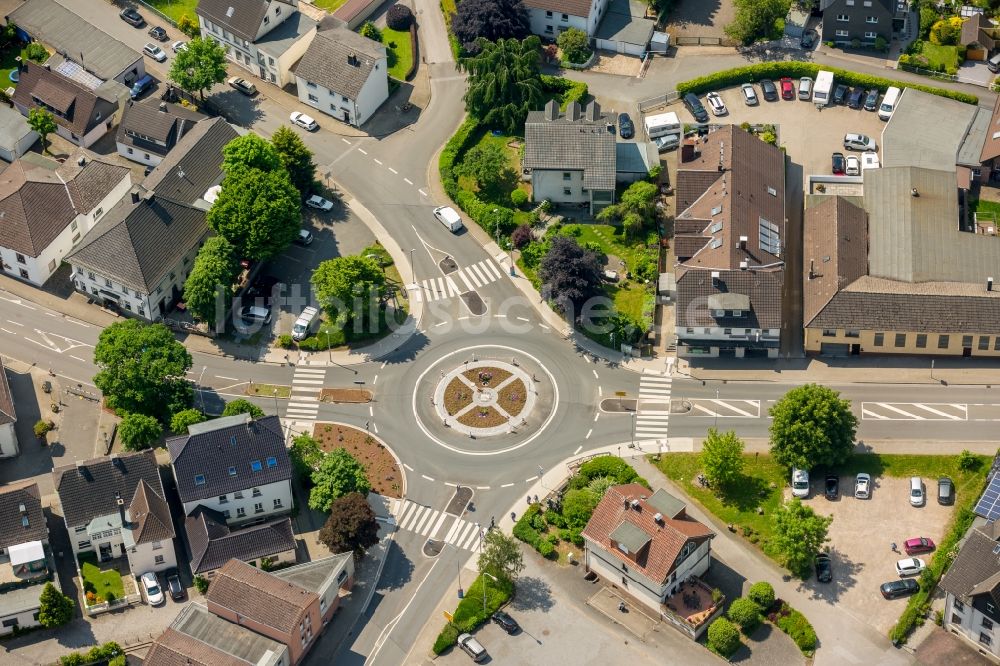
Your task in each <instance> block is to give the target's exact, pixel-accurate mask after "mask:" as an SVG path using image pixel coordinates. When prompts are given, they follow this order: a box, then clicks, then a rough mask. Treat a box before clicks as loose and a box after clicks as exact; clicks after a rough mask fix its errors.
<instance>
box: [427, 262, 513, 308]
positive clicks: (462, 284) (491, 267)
mask: <svg viewBox="0 0 1000 666" xmlns="http://www.w3.org/2000/svg"><path fill="white" fill-rule="evenodd" d="M503 275H504V273H503V271H502V270H501V269H500V267H499V266H497V264H496V262H494V261H493V260H491V259H483V260H482V261H480V262H478V263H475V264H470V265H469V266H464V267H463V268H460V269H458V270H457V271H455V272H454V273H449V274H448V275H445V276H444V277H437V278H427V279H426V280H421V281H420V282H418V283H416V284H411V285H409V286H408V287H407V289H409V290H410V291H411V292H412V293H411V297H412V298H414V299H415V300H418V301H424V302H431V301H439V300H443V299H445V298H454V297H455V296H458V295H459V294H463V293H465V292H467V291H475V290H476V289H479V288H481V287H485V286H486V285H488V284H490V283H491V282H496V281H497V280H499V279H500V278H502V277H503Z"/></svg>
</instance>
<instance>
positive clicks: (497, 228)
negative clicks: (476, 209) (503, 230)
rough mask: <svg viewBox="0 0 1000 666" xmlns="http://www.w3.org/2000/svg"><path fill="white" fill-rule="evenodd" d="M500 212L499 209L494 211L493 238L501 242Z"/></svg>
mask: <svg viewBox="0 0 1000 666" xmlns="http://www.w3.org/2000/svg"><path fill="white" fill-rule="evenodd" d="M499 212H500V209H499V208H494V209H493V238H495V239H497V240H500V216H499V215H497V213H499Z"/></svg>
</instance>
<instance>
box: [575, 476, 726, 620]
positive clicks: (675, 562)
mask: <svg viewBox="0 0 1000 666" xmlns="http://www.w3.org/2000/svg"><path fill="white" fill-rule="evenodd" d="M582 534H583V539H584V542H585V544H586V545H585V553H584V564H585V565H586V567H587V570H588V571H593V572H595V573H597V574H598V575H599V576H601V577H603V578H604V579H605V580H606V581H607V582H608V583H610V584H612V585H614V586H615V587H620V588H621V589H622V590H623V591H625V592H626V593H628V594H629V595H630V596H631V597H633V598H634V599H636V600H637V601H639V602H641V603H642V604H644V605H645V606H647V607H648V608H650V609H652V610H653V611H654V612H656V613H663V614H665V615H667V617H668V619H672V616H671V615H670V614H668V613H666V612H665V611H666V609H665V608H664V604H666V603H667V600H668V598H669V597H671V596H673V595H674V594H677V593H678V592H680V591H682V590H683V589H684V588H685V586H686V585H685V584H686V583H688V581H689V579H695V580H697V577H698V576H701V575H702V574H704V573H705V572H706V571H708V567H709V565H710V564H711V562H712V554H711V541H712V538H713V537H714V536H715V535H714V533H713V532H712V531H711V530H710V529H709V528H708V527H707V526H705V525H703V524H702V523H700V522H698V521H697V520H694V519H693V518H690V517H689V516H688V515H687V513H686V511H685V506H684V503H683V502H682V501H680V500H679V499H677V498H676V497H674V496H672V495H670V494H669V493H667V492H666V491H665V490H663V489H660V490H657V491H656V492H650V490H649V489H647V488H646V487H645V486H642V485H639V484H637V483H630V484H625V485H619V486H612V487H611V488H609V489H608V491H607V492H606V493H605V494H604V497H603V498H601V501H600V503H599V504H598V505H597V508H595V509H594V513H593V514H592V515H591V517H590V521H589V522H588V523H587V526H586V527H585V528H584V529H583V533H582ZM704 620H705V621H703V622H702V623H701V624H699V625H698V626H696V627H690V626H681V629H682V630H684V631H685V632H686V633H687V634H688V635H689V636H691V637H692V638H697V636H700V635H701V633H702V632H703V631H704V630H705V629H706V628H707V626H708V622H707V618H704Z"/></svg>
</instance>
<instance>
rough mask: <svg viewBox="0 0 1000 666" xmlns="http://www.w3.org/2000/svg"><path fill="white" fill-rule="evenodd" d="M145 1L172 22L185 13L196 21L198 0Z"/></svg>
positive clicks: (152, 18)
mask: <svg viewBox="0 0 1000 666" xmlns="http://www.w3.org/2000/svg"><path fill="white" fill-rule="evenodd" d="M146 2H147V3H148V4H149V5H151V6H153V7H155V8H156V9H158V10H159V11H161V12H163V13H164V14H166V15H167V16H169V17H170V18H172V19H173V20H174V23H177V22H178V21H180V20H181V17H182V16H184V15H185V14H187V16H188V18H189V19H191V20H192V21H194V22H195V23H197V22H198V14H197V13H195V9H197V7H198V0H146ZM345 2H346V0H345ZM317 4H319V2H317ZM158 18H159V17H158V16H155V15H154V16H147V17H146V20H147V21H148V22H149V23H151V24H152V25H156V19H158Z"/></svg>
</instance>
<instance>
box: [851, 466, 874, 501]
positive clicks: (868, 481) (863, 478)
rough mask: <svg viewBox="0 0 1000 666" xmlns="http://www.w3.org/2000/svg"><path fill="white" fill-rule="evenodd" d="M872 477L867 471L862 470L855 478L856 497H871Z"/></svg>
mask: <svg viewBox="0 0 1000 666" xmlns="http://www.w3.org/2000/svg"><path fill="white" fill-rule="evenodd" d="M871 496H872V477H871V475H870V474H867V473H866V472H861V473H860V474H858V476H857V477H856V478H855V479H854V497H855V498H857V499H871Z"/></svg>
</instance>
